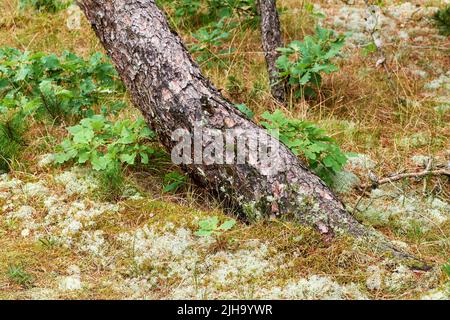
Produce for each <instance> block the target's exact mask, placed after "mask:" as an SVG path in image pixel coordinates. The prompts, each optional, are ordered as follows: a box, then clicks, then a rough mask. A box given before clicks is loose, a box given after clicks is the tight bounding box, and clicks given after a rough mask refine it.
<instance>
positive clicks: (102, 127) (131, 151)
mask: <svg viewBox="0 0 450 320" xmlns="http://www.w3.org/2000/svg"><path fill="white" fill-rule="evenodd" d="M68 131H69V134H70V138H68V139H65V140H64V141H63V142H62V143H61V145H60V146H59V148H58V149H59V151H60V152H58V153H57V154H55V162H56V163H60V164H62V163H65V162H68V161H75V162H76V163H78V164H90V165H91V166H92V168H93V169H94V170H96V171H109V170H115V169H116V168H117V167H120V166H122V165H125V166H126V165H128V166H133V165H136V164H137V163H138V162H140V163H142V164H148V163H149V156H150V155H152V154H153V153H154V152H155V150H154V149H152V148H151V147H149V146H147V145H146V144H145V142H149V141H151V140H152V139H153V138H154V137H155V134H154V133H153V132H152V131H151V130H150V129H149V128H148V127H147V125H146V123H145V121H144V120H143V119H142V118H139V119H137V120H136V121H132V120H129V119H127V120H120V121H117V122H111V121H109V120H107V119H106V118H105V117H104V116H102V115H95V116H93V117H91V118H85V119H83V120H81V121H80V124H78V125H76V126H73V127H69V128H68Z"/></svg>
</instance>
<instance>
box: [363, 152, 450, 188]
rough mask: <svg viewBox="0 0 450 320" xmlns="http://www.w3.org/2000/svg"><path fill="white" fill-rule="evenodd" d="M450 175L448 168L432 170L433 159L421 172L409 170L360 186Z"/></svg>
mask: <svg viewBox="0 0 450 320" xmlns="http://www.w3.org/2000/svg"><path fill="white" fill-rule="evenodd" d="M442 175H444V176H450V170H448V169H438V170H432V160H431V159H430V161H428V164H427V167H426V168H425V170H423V171H421V172H408V173H400V174H395V175H392V176H389V177H386V178H383V179H379V180H377V181H374V182H372V183H368V184H364V185H361V186H359V188H360V189H364V190H365V189H367V188H369V187H378V186H380V185H382V184H386V183H391V182H394V181H398V180H402V179H406V178H421V177H426V176H442Z"/></svg>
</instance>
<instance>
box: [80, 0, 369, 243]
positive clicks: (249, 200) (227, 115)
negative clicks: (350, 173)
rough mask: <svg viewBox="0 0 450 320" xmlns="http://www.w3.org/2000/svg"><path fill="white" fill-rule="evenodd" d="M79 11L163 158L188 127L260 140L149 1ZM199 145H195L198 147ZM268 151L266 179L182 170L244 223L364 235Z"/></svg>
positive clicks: (252, 171) (295, 163) (321, 188)
mask: <svg viewBox="0 0 450 320" xmlns="http://www.w3.org/2000/svg"><path fill="white" fill-rule="evenodd" d="M79 4H80V6H81V8H82V10H83V11H84V12H85V14H86V16H87V18H88V20H89V21H90V23H91V24H92V27H93V29H94V30H95V32H96V34H97V36H98V37H99V39H100V40H101V42H102V44H103V45H104V47H105V49H106V50H107V52H108V54H109V56H110V57H111V58H112V60H113V62H114V63H115V65H116V67H117V70H118V72H119V74H120V75H121V77H122V80H123V81H124V83H125V85H126V87H127V88H128V90H129V92H130V95H131V97H132V100H133V103H134V104H135V106H136V107H137V108H139V109H140V110H141V112H142V114H143V116H144V118H145V119H146V120H147V122H148V124H149V126H151V127H152V128H153V129H154V130H155V131H156V132H157V134H158V137H159V139H160V141H161V143H162V144H163V145H164V146H165V147H166V148H167V149H168V150H171V149H172V148H173V147H174V146H175V145H176V143H177V142H176V141H172V139H171V134H172V132H173V131H174V130H176V129H179V128H184V129H187V130H189V131H190V132H193V130H194V127H195V123H196V121H202V124H203V126H204V127H205V128H209V129H219V130H224V129H229V128H240V129H245V130H250V131H251V132H252V133H253V134H254V135H255V136H257V135H259V136H261V137H264V136H267V137H268V133H267V132H266V131H265V130H264V129H262V128H261V127H259V126H258V125H256V124H255V123H253V122H252V121H249V120H247V119H246V118H245V116H244V115H243V114H242V113H241V112H240V111H238V110H237V109H236V108H235V106H234V105H233V104H232V103H230V102H229V101H227V100H226V99H225V98H224V97H223V96H222V95H221V94H220V93H219V91H218V90H217V89H216V88H215V87H214V86H213V85H212V84H211V83H210V82H209V81H208V80H207V79H206V78H205V77H204V76H203V75H202V74H201V71H200V69H199V67H198V66H197V65H196V64H195V63H194V62H193V60H192V58H191V56H190V55H189V53H188V51H187V50H186V48H185V46H184V45H183V43H182V41H181V39H180V37H179V36H178V35H177V34H175V33H174V32H173V31H171V30H170V28H169V25H168V23H167V21H166V18H165V16H164V14H163V12H162V11H161V10H160V9H159V8H158V7H157V6H156V4H155V1H154V0H107V1H105V0H82V1H80V3H79ZM268 139H269V138H268ZM207 143H208V141H203V146H204V147H205V146H206V144H207ZM276 144H277V146H276V147H277V148H278V150H279V152H278V154H279V158H278V160H279V161H277V162H276V163H275V164H273V166H274V167H275V169H276V170H277V171H278V174H276V175H271V176H270V175H269V176H267V175H266V174H265V173H264V171H265V169H266V168H264V164H263V163H260V162H258V163H254V164H250V163H247V164H243V165H242V164H239V165H238V164H234V165H233V164H231V165H217V164H216V165H205V164H190V165H183V169H184V170H185V171H187V172H188V173H189V175H190V176H191V177H192V178H193V179H194V180H195V181H197V182H198V183H199V184H201V185H202V186H205V187H206V188H208V189H209V190H210V191H212V192H214V193H215V194H216V195H217V196H219V197H220V198H221V199H225V200H226V201H227V203H228V204H229V205H231V206H233V207H235V208H239V209H240V212H242V213H244V214H245V216H246V218H249V219H254V218H261V217H266V216H270V215H276V216H288V217H292V218H294V219H296V220H297V221H299V222H301V223H303V224H306V225H310V226H313V227H315V228H317V229H318V230H319V231H320V232H321V233H322V234H325V235H326V236H330V237H332V236H333V235H335V234H336V233H339V234H341V233H350V234H352V235H354V236H357V237H364V236H367V235H369V234H370V232H369V231H368V230H367V229H366V228H365V227H363V226H362V225H361V224H360V223H359V222H358V221H356V220H355V219H354V218H353V217H352V216H351V215H350V214H349V213H348V212H347V211H346V210H345V208H344V205H343V204H342V202H341V201H340V200H339V199H338V198H337V197H336V196H335V195H334V194H333V192H332V191H331V190H330V189H329V188H328V187H327V186H326V185H325V184H324V183H323V182H322V181H321V180H320V179H319V178H318V177H317V176H316V175H315V174H313V173H311V172H310V171H309V170H308V169H307V168H306V167H305V165H304V164H303V163H302V162H301V161H300V160H299V159H298V157H296V156H295V155H294V154H293V153H292V152H291V151H290V150H289V149H288V148H287V147H286V146H285V145H283V144H282V143H280V142H278V141H276Z"/></svg>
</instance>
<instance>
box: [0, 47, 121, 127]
mask: <svg viewBox="0 0 450 320" xmlns="http://www.w3.org/2000/svg"><path fill="white" fill-rule="evenodd" d="M123 92H124V87H123V84H122V83H121V81H120V80H119V77H118V75H117V72H116V71H115V69H114V67H113V66H112V64H111V63H109V61H108V60H107V58H106V57H105V56H104V55H102V54H100V53H96V54H93V55H92V56H91V57H90V58H89V59H88V60H84V59H82V58H80V57H78V56H76V55H74V54H73V53H70V52H65V53H63V55H62V56H60V57H58V56H56V55H54V54H50V55H47V54H45V53H42V52H38V53H30V52H28V51H25V52H22V51H20V50H17V49H14V48H1V49H0V110H2V109H18V108H22V107H23V106H24V105H26V106H27V108H28V109H29V110H27V112H28V111H32V112H33V113H34V114H35V116H37V117H40V116H50V117H51V118H53V119H62V118H67V117H75V118H81V117H86V116H91V115H93V114H94V113H95V112H94V110H93V106H94V105H97V104H98V105H102V104H103V107H102V109H103V110H107V109H108V107H105V106H104V104H109V103H108V102H107V101H108V99H109V97H110V96H111V94H113V93H117V94H123ZM119 106H120V105H119ZM119 106H118V104H117V102H116V103H114V106H113V107H112V108H111V109H114V110H117V109H118V107H119ZM123 106H124V104H122V105H121V107H123Z"/></svg>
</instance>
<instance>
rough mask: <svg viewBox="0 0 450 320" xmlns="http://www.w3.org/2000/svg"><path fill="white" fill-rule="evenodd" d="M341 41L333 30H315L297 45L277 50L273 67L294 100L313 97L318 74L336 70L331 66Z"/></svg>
mask: <svg viewBox="0 0 450 320" xmlns="http://www.w3.org/2000/svg"><path fill="white" fill-rule="evenodd" d="M344 41H345V37H344V36H343V35H336V34H335V32H334V31H333V30H327V29H323V28H321V27H320V26H317V27H316V33H315V34H314V35H312V36H306V37H305V39H304V40H303V41H302V42H301V41H298V40H295V41H292V42H291V43H290V44H289V45H288V46H287V47H286V48H279V49H278V51H279V52H281V56H280V57H279V58H278V59H277V62H276V65H277V68H278V69H279V74H280V76H281V78H282V79H283V80H287V81H288V83H289V84H290V85H291V86H293V87H294V88H295V96H296V97H301V96H307V97H313V96H315V95H316V92H315V89H317V88H320V86H321V83H322V75H321V73H325V74H330V73H332V72H335V71H337V70H339V68H338V67H337V66H336V65H334V64H333V63H331V60H332V58H334V57H336V56H337V55H338V54H339V52H340V50H341V49H342V47H343V46H344Z"/></svg>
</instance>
